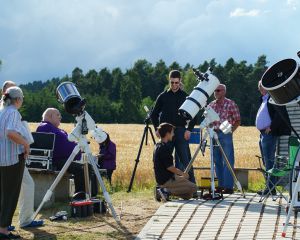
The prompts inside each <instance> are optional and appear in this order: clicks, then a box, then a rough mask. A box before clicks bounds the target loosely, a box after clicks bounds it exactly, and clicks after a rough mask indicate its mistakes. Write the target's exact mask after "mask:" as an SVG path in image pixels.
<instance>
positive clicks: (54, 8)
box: [0, 0, 300, 83]
mask: <svg viewBox="0 0 300 240" xmlns="http://www.w3.org/2000/svg"><path fill="white" fill-rule="evenodd" d="M278 2H279V1H278ZM0 3H1V7H0V36H1V37H0V46H1V47H0V59H1V60H2V62H3V64H2V66H1V70H0V81H3V80H5V79H12V80H14V81H16V82H18V83H21V82H28V81H33V80H47V79H50V78H52V77H56V76H60V77H61V76H64V75H65V74H70V73H71V71H72V70H73V69H74V68H75V67H76V66H78V67H80V68H81V69H82V70H83V71H84V72H86V71H88V70H89V69H96V70H99V69H100V68H103V67H108V68H115V67H121V68H122V69H126V68H129V67H131V66H132V65H133V63H134V61H136V60H137V59H141V58H145V59H147V60H148V61H150V62H152V63H155V62H156V61H157V60H159V59H163V60H164V61H165V62H166V63H167V64H170V63H171V62H173V61H177V62H179V63H180V64H181V65H184V64H186V63H187V62H189V63H191V64H194V65H199V64H200V63H201V62H203V61H204V60H210V59H212V58H216V61H217V62H219V63H222V64H223V63H224V62H225V61H226V60H227V59H228V58H230V57H233V58H235V59H236V60H237V61H239V60H247V61H249V62H251V63H253V62H254V61H256V58H257V56H259V55H261V54H266V55H267V56H268V60H270V61H271V62H272V61H275V60H280V59H281V58H284V57H293V56H294V55H295V53H296V52H297V51H299V49H298V47H299V42H300V35H299V34H298V35H297V34H295V31H292V30H291V29H297V28H298V25H299V22H300V15H299V14H297V12H296V11H293V10H292V8H291V6H292V5H291V4H292V2H290V3H289V5H288V2H287V0H285V1H280V3H278V4H277V3H276V4H274V2H273V1H271V0H269V1H267V0H255V1H241V0H201V1H199V0H142V1H141V0H131V1H120V0H86V1H80V0H72V1H71V0H60V1H53V0H43V1H39V0H10V1H4V0H0ZM71 3H72V4H71ZM258 9H261V10H258ZM265 10H268V11H265ZM230 12H231V17H229V13H230ZM238 16H239V18H237V17H238ZM241 16H249V17H243V18H242V17H241ZM251 16H256V17H251ZM237 19H238V21H237Z"/></svg>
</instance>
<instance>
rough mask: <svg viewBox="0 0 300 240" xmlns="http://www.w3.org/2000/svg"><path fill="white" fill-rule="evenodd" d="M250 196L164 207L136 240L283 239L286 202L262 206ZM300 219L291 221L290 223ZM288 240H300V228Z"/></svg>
mask: <svg viewBox="0 0 300 240" xmlns="http://www.w3.org/2000/svg"><path fill="white" fill-rule="evenodd" d="M259 199H260V198H259V196H257V195H256V194H251V193H248V194H246V198H243V197H242V196H241V195H240V194H232V195H228V196H225V198H224V199H223V200H218V201H205V200H202V199H200V200H190V201H172V202H167V203H165V204H164V205H162V206H161V207H160V208H159V209H158V210H157V212H156V213H155V214H154V215H153V217H152V218H151V219H150V220H149V222H148V223H147V224H146V225H145V227H144V228H143V229H142V231H141V232H140V234H139V235H138V236H137V238H136V239H137V240H140V239H170V240H171V239H172V240H173V239H184V240H185V239H188V240H190V239H221V240H226V239H283V238H281V232H282V223H283V222H284V220H285V205H286V202H285V200H284V199H277V200H276V201H273V200H272V199H271V198H268V199H266V200H265V201H264V202H262V203H260V202H259ZM296 222H297V219H294V217H293V216H292V217H291V223H296ZM285 239H299V240H300V228H298V227H293V226H290V227H289V228H288V231H287V237H286V238H285Z"/></svg>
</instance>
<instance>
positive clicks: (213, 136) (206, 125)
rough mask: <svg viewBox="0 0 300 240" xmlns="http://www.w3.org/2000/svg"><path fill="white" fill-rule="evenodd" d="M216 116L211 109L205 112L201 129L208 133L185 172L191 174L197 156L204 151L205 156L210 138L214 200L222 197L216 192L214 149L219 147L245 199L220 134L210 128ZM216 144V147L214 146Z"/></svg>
mask: <svg viewBox="0 0 300 240" xmlns="http://www.w3.org/2000/svg"><path fill="white" fill-rule="evenodd" d="M214 114H216V113H215V112H214V111H213V110H212V109H211V108H206V110H205V112H204V116H205V119H204V120H203V121H202V123H201V124H200V129H205V130H206V133H205V137H203V139H201V141H200V143H199V145H198V147H197V149H196V151H195V153H194V155H193V157H192V159H191V161H190V162H189V164H188V166H187V167H186V169H185V171H184V172H189V170H190V169H191V167H192V165H193V162H194V161H195V159H196V157H197V155H198V154H199V152H200V150H201V151H202V154H204V151H205V145H206V138H207V135H208V136H209V144H210V175H211V194H212V200H214V199H220V196H218V195H216V192H215V165H214V154H213V152H214V147H215V146H217V147H219V148H220V151H221V154H222V156H223V158H224V160H225V163H226V166H227V168H228V169H229V171H230V174H231V176H232V178H233V180H234V183H235V185H236V186H237V188H238V190H239V191H240V192H241V194H242V195H243V197H245V193H244V191H243V188H242V186H241V183H240V182H239V181H238V179H237V177H236V175H235V173H234V171H233V169H232V167H231V165H230V162H229V160H228V157H227V156H226V153H225V151H224V149H223V147H222V145H221V143H220V141H219V138H218V134H217V133H216V132H215V131H214V129H213V128H212V127H210V124H211V123H212V122H213V121H214V120H216V119H217V118H216V116H213V115H214ZM214 143H216V145H215V144H214Z"/></svg>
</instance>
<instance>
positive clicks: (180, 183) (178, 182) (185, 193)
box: [161, 174, 197, 200]
mask: <svg viewBox="0 0 300 240" xmlns="http://www.w3.org/2000/svg"><path fill="white" fill-rule="evenodd" d="M161 187H163V188H166V189H168V191H169V192H170V193H171V194H172V195H174V196H177V197H180V198H183V199H186V200H187V199H190V198H192V196H193V193H195V192H196V191H197V186H196V184H194V183H192V182H191V181H189V180H188V179H185V178H184V177H182V176H179V175H176V174H175V179H170V180H168V181H167V182H166V183H165V184H163V185H161Z"/></svg>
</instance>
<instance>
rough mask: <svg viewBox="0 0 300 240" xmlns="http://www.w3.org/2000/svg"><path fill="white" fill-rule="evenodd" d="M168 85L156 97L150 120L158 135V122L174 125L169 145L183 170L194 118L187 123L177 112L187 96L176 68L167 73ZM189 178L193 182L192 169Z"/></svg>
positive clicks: (176, 164)
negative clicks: (172, 137)
mask: <svg viewBox="0 0 300 240" xmlns="http://www.w3.org/2000/svg"><path fill="white" fill-rule="evenodd" d="M169 81H170V85H169V88H168V89H167V90H165V91H164V92H162V93H161V94H160V95H159V96H158V97H157V99H156V103H155V106H154V108H153V111H152V113H151V120H152V123H153V125H154V128H155V130H156V135H157V136H158V137H159V133H158V131H157V127H158V126H159V124H160V123H170V124H172V125H173V126H175V127H176V128H175V131H174V135H175V137H174V140H173V141H172V142H170V144H169V147H170V149H171V151H172V152H173V150H174V148H175V151H176V157H175V166H176V168H178V169H180V170H182V171H184V170H185V168H186V167H187V165H188V163H189V161H190V159H191V154H190V148H189V139H190V136H191V131H192V129H193V128H194V126H195V123H196V119H193V120H192V121H190V122H189V123H188V125H187V122H186V120H185V119H184V118H183V117H181V116H180V115H179V114H178V109H179V108H180V106H181V105H182V104H183V102H184V101H185V99H186V97H187V96H188V95H187V93H185V92H184V91H183V90H182V89H181V87H180V86H181V74H180V72H179V71H178V70H172V71H171V72H170V73H169ZM189 176H190V177H189V180H190V181H191V182H193V183H195V177H194V171H193V169H191V170H190V172H189Z"/></svg>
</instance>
